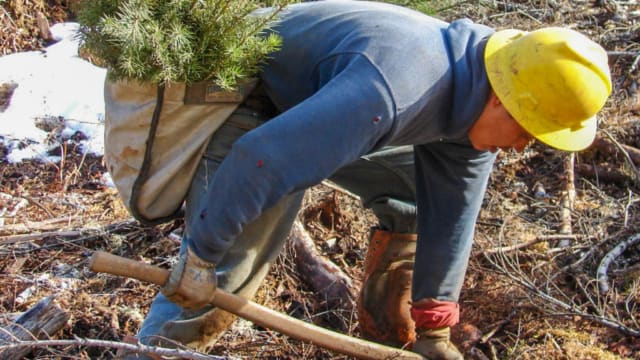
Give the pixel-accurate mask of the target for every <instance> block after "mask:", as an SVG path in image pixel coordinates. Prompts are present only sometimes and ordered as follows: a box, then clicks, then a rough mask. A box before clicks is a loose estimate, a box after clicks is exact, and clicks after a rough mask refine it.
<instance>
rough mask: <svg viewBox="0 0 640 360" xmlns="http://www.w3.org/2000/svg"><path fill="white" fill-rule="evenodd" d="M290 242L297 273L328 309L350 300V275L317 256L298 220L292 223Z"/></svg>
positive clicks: (351, 297) (351, 293)
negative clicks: (324, 302)
mask: <svg viewBox="0 0 640 360" xmlns="http://www.w3.org/2000/svg"><path fill="white" fill-rule="evenodd" d="M289 241H290V243H291V245H292V247H293V251H294V252H295V256H294V258H295V262H296V266H297V267H298V272H299V274H300V276H301V277H302V279H303V280H304V281H305V282H306V283H307V284H308V285H309V286H310V287H311V288H313V290H314V292H316V294H317V295H318V297H320V298H321V299H323V300H324V301H326V303H327V306H328V307H329V308H338V307H344V305H348V304H351V303H352V302H353V299H354V291H353V283H352V281H351V278H349V276H347V275H346V274H345V273H343V272H342V270H341V269H340V268H339V267H338V266H337V265H335V264H334V263H332V262H331V261H329V260H328V259H326V258H324V257H323V256H322V255H320V253H319V252H318V250H317V249H316V247H315V244H314V242H313V239H311V236H309V234H308V233H307V231H306V230H305V229H304V226H303V225H302V224H301V223H300V222H298V221H296V222H294V224H293V227H292V228H291V233H290V234H289Z"/></svg>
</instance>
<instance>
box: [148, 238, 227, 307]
mask: <svg viewBox="0 0 640 360" xmlns="http://www.w3.org/2000/svg"><path fill="white" fill-rule="evenodd" d="M217 285H218V282H217V280H216V268H215V265H214V264H213V263H210V262H207V261H205V260H202V259H201V258H199V257H198V256H197V255H196V254H195V252H194V251H193V250H191V248H189V247H187V251H185V252H184V253H183V254H182V255H180V260H179V262H178V264H176V266H175V267H174V268H173V270H172V271H171V275H170V276H169V280H168V281H167V283H166V284H165V285H164V286H163V287H162V288H161V289H160V291H162V293H163V294H164V295H165V296H166V297H167V298H168V299H169V300H171V301H172V302H174V303H176V304H177V305H179V306H180V307H182V308H183V309H186V310H198V309H201V308H203V307H205V306H206V305H208V304H209V303H210V302H211V300H212V299H213V296H214V293H215V291H216V288H217Z"/></svg>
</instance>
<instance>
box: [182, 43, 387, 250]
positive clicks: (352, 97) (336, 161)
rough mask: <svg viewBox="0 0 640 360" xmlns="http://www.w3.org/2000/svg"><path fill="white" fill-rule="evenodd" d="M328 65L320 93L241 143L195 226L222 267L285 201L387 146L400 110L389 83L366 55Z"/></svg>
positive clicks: (194, 235)
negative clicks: (250, 228)
mask: <svg viewBox="0 0 640 360" xmlns="http://www.w3.org/2000/svg"><path fill="white" fill-rule="evenodd" d="M340 61H341V62H342V64H339V66H338V67H336V64H337V63H336V62H333V61H332V62H329V63H326V64H325V65H326V67H325V69H319V71H321V74H320V76H318V77H317V79H326V81H325V80H319V81H318V83H319V84H320V87H319V90H318V91H317V92H316V93H315V94H314V95H313V96H311V97H309V98H308V99H306V100H305V101H303V102H301V103H299V104H298V105H297V106H295V107H293V108H291V109H289V110H287V111H285V112H283V113H282V114H280V115H279V116H277V117H275V118H273V119H271V120H269V121H268V122H267V123H265V124H264V125H262V126H260V127H258V128H256V129H254V130H253V131H250V132H249V133H247V134H245V135H244V136H242V137H241V138H239V139H238V141H236V143H235V144H234V145H233V146H232V148H231V150H230V151H229V154H228V155H227V157H226V158H225V159H224V160H223V161H222V163H221V164H220V167H219V168H218V170H217V171H216V173H215V175H214V178H213V179H212V180H211V182H210V183H209V187H208V189H207V193H206V195H205V196H206V201H204V202H203V204H205V205H204V206H203V207H202V208H201V209H200V210H199V214H195V215H194V216H192V217H191V219H190V220H189V223H188V224H187V226H188V227H189V234H190V238H191V239H190V245H191V246H192V247H193V248H194V250H195V251H196V253H198V254H200V255H201V256H203V257H205V258H207V259H208V260H210V261H214V262H215V261H218V260H219V257H221V256H222V255H223V254H224V252H225V251H226V250H227V249H229V247H230V246H231V245H232V244H233V242H234V240H235V238H236V237H237V236H238V234H239V233H241V232H242V230H243V227H244V226H245V225H246V224H247V223H249V222H251V221H252V220H254V219H256V218H258V216H260V214H261V213H262V212H263V211H264V210H266V209H268V208H269V207H271V206H273V205H275V204H276V203H277V202H278V200H280V199H281V198H282V197H283V196H285V195H287V194H289V193H292V192H294V191H297V190H302V189H305V188H307V187H310V186H312V185H315V184H317V183H319V182H320V181H322V180H323V179H325V178H327V177H329V176H330V175H331V174H333V173H334V172H335V171H336V170H337V169H339V168H340V167H342V166H344V165H346V164H348V163H350V162H352V161H354V160H355V159H357V158H358V157H360V156H361V155H364V154H366V153H368V152H370V151H371V150H373V149H375V148H377V147H379V146H381V145H382V143H383V142H384V139H385V135H387V134H388V133H389V132H390V130H391V129H392V127H393V123H394V120H395V107H394V102H393V99H392V96H391V94H390V92H389V90H388V86H387V83H386V82H385V80H384V78H383V77H382V76H381V75H380V73H379V72H378V71H377V69H376V68H375V67H374V66H373V65H372V64H371V63H370V62H369V61H368V59H367V58H366V57H363V56H361V55H355V56H350V58H349V61H347V62H344V59H341V60H340Z"/></svg>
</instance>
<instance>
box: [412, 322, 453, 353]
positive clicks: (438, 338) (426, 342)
mask: <svg viewBox="0 0 640 360" xmlns="http://www.w3.org/2000/svg"><path fill="white" fill-rule="evenodd" d="M417 333H418V339H417V340H416V342H415V344H413V348H412V351H414V352H417V353H418V354H421V355H423V356H425V357H426V358H427V359H430V360H463V359H464V358H463V357H462V354H461V353H460V351H458V348H456V346H455V345H453V343H452V342H451V340H450V337H451V328H450V327H448V326H445V327H442V328H439V329H418V330H417Z"/></svg>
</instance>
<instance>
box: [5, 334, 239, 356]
mask: <svg viewBox="0 0 640 360" xmlns="http://www.w3.org/2000/svg"><path fill="white" fill-rule="evenodd" d="M51 346H87V347H106V348H113V349H121V350H126V351H133V352H136V353H147V354H148V353H152V354H157V355H161V356H170V357H175V358H181V359H193V360H225V359H229V358H226V357H221V356H215V355H207V354H203V353H200V352H197V351H193V350H183V349H169V348H163V347H159V346H149V345H144V344H141V343H138V344H128V343H122V342H117V341H107V340H96V339H86V338H75V340H35V341H16V342H11V343H8V344H6V345H0V351H2V350H7V349H16V348H22V347H33V348H47V347H51Z"/></svg>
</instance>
